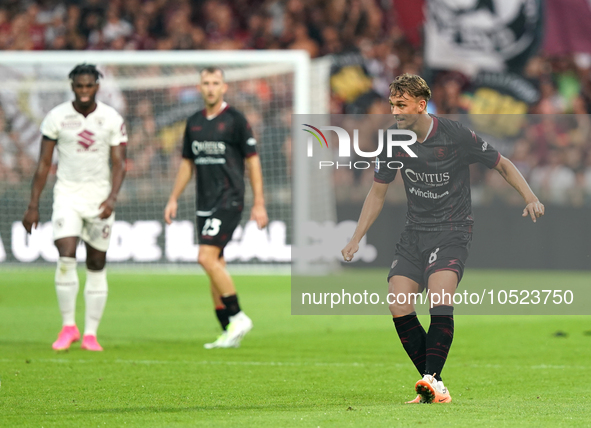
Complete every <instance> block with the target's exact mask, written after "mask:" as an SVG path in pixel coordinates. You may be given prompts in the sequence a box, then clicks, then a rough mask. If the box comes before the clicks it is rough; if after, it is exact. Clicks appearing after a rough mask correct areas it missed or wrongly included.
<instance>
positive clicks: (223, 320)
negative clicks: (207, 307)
mask: <svg viewBox="0 0 591 428" xmlns="http://www.w3.org/2000/svg"><path fill="white" fill-rule="evenodd" d="M215 315H216V316H217V317H218V321H219V322H220V325H221V326H222V330H224V331H225V330H226V327H227V326H228V324H230V319H229V318H228V311H226V307H225V306H218V307H217V308H215Z"/></svg>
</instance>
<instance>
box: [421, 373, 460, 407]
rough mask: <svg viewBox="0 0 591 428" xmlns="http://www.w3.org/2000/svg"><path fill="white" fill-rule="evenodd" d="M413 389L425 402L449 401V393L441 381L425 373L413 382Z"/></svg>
mask: <svg viewBox="0 0 591 428" xmlns="http://www.w3.org/2000/svg"><path fill="white" fill-rule="evenodd" d="M415 391H417V394H419V395H420V396H421V397H422V399H423V401H424V402H425V403H451V395H450V394H449V391H448V389H447V388H446V387H445V385H444V384H443V382H442V381H438V380H437V379H435V378H434V377H433V376H431V375H425V376H424V377H423V378H422V379H421V380H419V381H418V382H417V383H416V384H415Z"/></svg>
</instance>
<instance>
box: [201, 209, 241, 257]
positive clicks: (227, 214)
mask: <svg viewBox="0 0 591 428" xmlns="http://www.w3.org/2000/svg"><path fill="white" fill-rule="evenodd" d="M241 217H242V211H239V210H225V209H220V210H217V211H215V212H214V213H213V214H211V215H210V216H208V217H201V216H197V231H198V235H197V236H198V242H199V245H214V246H216V247H219V248H221V249H223V248H224V247H225V246H226V244H228V242H230V240H231V239H232V234H233V233H234V230H235V229H236V227H237V226H238V225H239V224H240V218H241Z"/></svg>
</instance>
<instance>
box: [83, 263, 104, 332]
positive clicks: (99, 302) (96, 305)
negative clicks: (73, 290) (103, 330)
mask: <svg viewBox="0 0 591 428" xmlns="http://www.w3.org/2000/svg"><path fill="white" fill-rule="evenodd" d="M108 291H109V288H108V286H107V269H103V270H99V271H92V270H88V269H86V285H85V287H84V299H85V300H86V319H85V323H84V335H85V336H86V335H92V336H96V331H97V330H98V326H99V323H100V322H101V318H102V316H103V311H104V310H105V304H106V303H107V293H108Z"/></svg>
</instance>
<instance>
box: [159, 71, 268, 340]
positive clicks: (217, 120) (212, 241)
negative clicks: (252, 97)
mask: <svg viewBox="0 0 591 428" xmlns="http://www.w3.org/2000/svg"><path fill="white" fill-rule="evenodd" d="M199 89H200V91H201V95H202V96H203V100H204V102H205V108H204V109H203V110H201V111H198V112H196V113H195V114H193V115H192V116H191V117H189V118H188V119H187V126H186V128H185V136H184V140H183V152H182V157H183V159H182V161H181V165H180V168H179V171H178V173H177V177H176V181H175V183H174V188H173V190H172V192H171V194H170V198H169V200H168V203H167V204H166V208H165V209H164V219H165V220H166V222H167V223H168V224H170V223H171V222H172V218H174V217H176V213H177V200H178V197H179V196H180V195H181V193H182V192H183V190H184V189H185V187H186V185H187V184H188V183H189V181H190V180H191V176H192V175H193V171H194V170H195V171H196V172H197V178H196V185H197V229H198V239H199V256H198V262H199V264H201V266H202V267H203V269H204V270H205V272H206V273H207V275H208V276H209V279H210V286H211V294H212V298H213V303H214V307H215V311H216V316H217V318H218V320H219V322H220V325H221V326H222V329H223V333H222V334H221V335H220V337H218V338H217V340H215V341H214V342H212V343H206V344H205V345H204V346H205V348H206V349H212V348H235V347H238V346H239V345H240V341H241V340H242V338H243V337H244V335H246V333H248V332H249V331H250V329H251V328H252V321H251V320H250V318H249V317H248V316H247V315H246V314H245V313H244V312H243V311H242V309H241V307H240V304H239V303H238V296H237V294H236V287H235V286H234V282H233V280H232V277H231V276H230V274H229V273H228V271H227V270H226V261H225V259H224V252H223V251H224V247H225V246H226V244H227V243H228V242H229V241H230V240H231V239H232V234H233V233H234V229H236V227H237V226H238V224H239V223H240V219H241V216H242V209H243V207H244V190H245V186H244V168H245V165H246V167H248V170H249V175H250V184H251V187H252V191H253V207H252V210H251V213H250V219H251V220H254V221H256V223H257V226H258V227H259V228H261V229H262V228H263V227H265V226H266V225H267V223H268V222H269V218H268V216H267V210H266V208H265V200H264V196H263V175H262V170H261V162H260V159H259V157H258V155H257V150H256V144H257V142H256V140H255V138H254V137H253V135H252V129H251V128H250V125H249V124H248V122H247V121H246V118H245V117H244V115H243V114H242V113H240V112H239V111H238V110H236V109H235V108H234V107H232V106H230V105H228V104H227V103H226V102H225V101H224V94H225V93H226V91H227V89H228V85H227V84H226V83H225V81H224V73H223V71H222V70H221V69H220V68H218V67H208V68H206V69H204V70H202V71H201V84H200V85H199Z"/></svg>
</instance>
